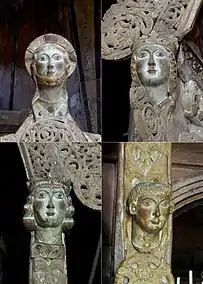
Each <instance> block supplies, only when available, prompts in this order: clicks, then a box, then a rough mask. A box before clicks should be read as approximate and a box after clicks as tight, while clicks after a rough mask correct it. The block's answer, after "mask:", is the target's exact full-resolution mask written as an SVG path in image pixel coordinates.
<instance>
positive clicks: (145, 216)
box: [138, 207, 151, 220]
mask: <svg viewBox="0 0 203 284" xmlns="http://www.w3.org/2000/svg"><path fill="white" fill-rule="evenodd" d="M150 212H151V209H147V208H142V207H141V208H140V210H139V212H138V214H139V218H140V219H142V220H147V219H148V218H149V216H150Z"/></svg>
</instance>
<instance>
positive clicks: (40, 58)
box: [38, 54, 47, 61]
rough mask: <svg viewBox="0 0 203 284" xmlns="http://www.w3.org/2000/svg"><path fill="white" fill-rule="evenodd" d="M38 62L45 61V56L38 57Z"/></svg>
mask: <svg viewBox="0 0 203 284" xmlns="http://www.w3.org/2000/svg"><path fill="white" fill-rule="evenodd" d="M38 60H39V61H45V60H47V56H46V55H45V54H43V55H40V56H39V58H38Z"/></svg>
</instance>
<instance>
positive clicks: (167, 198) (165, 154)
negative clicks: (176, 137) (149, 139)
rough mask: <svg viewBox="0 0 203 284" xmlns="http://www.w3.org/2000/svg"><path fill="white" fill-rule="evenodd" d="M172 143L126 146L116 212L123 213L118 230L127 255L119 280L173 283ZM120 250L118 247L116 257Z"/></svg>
mask: <svg viewBox="0 0 203 284" xmlns="http://www.w3.org/2000/svg"><path fill="white" fill-rule="evenodd" d="M170 146H171V145H170V144H169V143H128V144H126V145H125V147H124V148H125V152H124V155H123V158H124V160H122V161H120V163H124V167H123V195H121V194H120V195H119V197H118V198H119V199H118V204H122V207H119V208H120V209H119V211H118V212H117V214H121V216H123V217H122V218H120V219H118V220H120V223H121V224H119V223H117V224H116V230H117V231H116V234H121V235H123V246H124V250H125V257H124V258H122V261H121V262H120V265H119V267H117V268H118V269H117V273H116V278H115V283H116V284H124V283H131V284H135V283H143V284H144V283H145V284H149V283H154V284H155V283H163V281H166V283H174V280H173V276H172V274H171V272H170V265H169V264H168V261H167V249H168V248H167V247H168V245H169V243H168V241H169V239H170V237H171V228H170V214H171V213H172V212H173V204H172V196H171V195H172V192H171V187H170V185H168V184H169V180H170V170H169V168H170V167H168V165H169V163H170V151H171V149H170ZM120 198H122V199H123V200H121V199H120ZM117 245H118V244H117V243H116V246H117ZM120 245H121V244H120ZM120 251H121V250H120V249H119V251H117V249H116V258H117V259H118V258H119V256H118V255H117V254H118V253H119V252H120Z"/></svg>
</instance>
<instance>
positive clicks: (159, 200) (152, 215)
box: [128, 182, 173, 234]
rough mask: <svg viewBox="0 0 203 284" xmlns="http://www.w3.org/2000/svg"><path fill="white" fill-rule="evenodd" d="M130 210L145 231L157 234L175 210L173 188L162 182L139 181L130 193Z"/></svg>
mask: <svg viewBox="0 0 203 284" xmlns="http://www.w3.org/2000/svg"><path fill="white" fill-rule="evenodd" d="M128 210H129V213H130V214H131V215H132V216H133V217H134V218H133V220H134V221H135V222H136V224H137V225H138V226H139V227H140V228H141V229H142V230H143V231H146V232H147V233H150V234H156V233H158V232H160V231H161V230H162V229H163V228H164V226H165V224H166V223H167V221H168V218H169V215H170V214H171V213H172V211H173V204H172V201H171V190H170V188H169V187H168V186H166V185H164V184H160V183H152V182H143V183H139V184H137V185H136V186H135V187H134V188H133V189H132V190H131V192H130V194H129V197H128Z"/></svg>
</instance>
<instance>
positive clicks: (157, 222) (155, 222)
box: [151, 220, 161, 225]
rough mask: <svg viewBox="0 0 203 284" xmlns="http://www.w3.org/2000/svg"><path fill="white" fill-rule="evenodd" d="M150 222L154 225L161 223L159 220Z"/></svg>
mask: <svg viewBox="0 0 203 284" xmlns="http://www.w3.org/2000/svg"><path fill="white" fill-rule="evenodd" d="M151 222H152V224H154V225H159V224H160V223H161V221H160V220H153V221H151Z"/></svg>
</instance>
